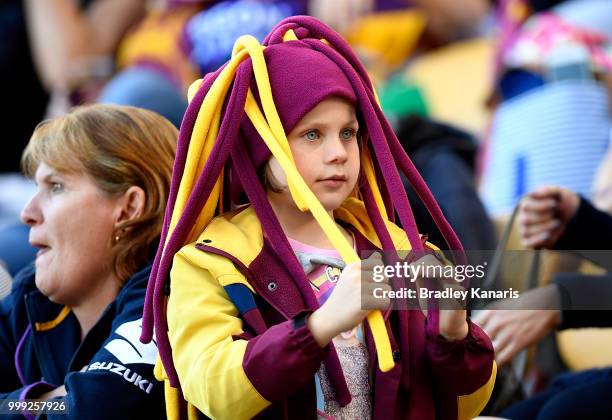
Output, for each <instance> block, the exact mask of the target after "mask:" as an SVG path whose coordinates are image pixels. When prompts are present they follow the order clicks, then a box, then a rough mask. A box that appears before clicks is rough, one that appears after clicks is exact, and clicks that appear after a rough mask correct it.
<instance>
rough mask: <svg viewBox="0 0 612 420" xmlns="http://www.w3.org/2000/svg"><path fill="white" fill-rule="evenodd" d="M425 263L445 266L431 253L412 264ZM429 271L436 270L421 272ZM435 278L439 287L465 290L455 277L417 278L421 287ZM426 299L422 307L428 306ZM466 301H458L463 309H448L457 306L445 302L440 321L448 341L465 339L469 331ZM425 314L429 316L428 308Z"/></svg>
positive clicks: (432, 271) (433, 265) (442, 332)
mask: <svg viewBox="0 0 612 420" xmlns="http://www.w3.org/2000/svg"><path fill="white" fill-rule="evenodd" d="M421 264H422V265H423V267H428V266H431V267H436V266H441V267H444V264H442V263H441V262H440V261H439V260H438V259H437V258H436V257H434V256H433V255H431V254H428V255H425V256H424V257H422V258H419V259H418V260H416V261H415V262H413V263H412V264H411V265H421ZM427 271H430V272H431V273H434V272H435V271H436V270H433V269H432V270H426V271H424V272H423V271H421V273H424V274H427ZM427 280H433V281H434V282H436V283H437V286H438V289H440V290H443V289H448V288H452V289H455V290H463V287H461V286H460V283H458V282H457V281H455V280H454V279H448V280H447V279H438V278H433V277H431V278H428V277H426V276H425V275H422V276H420V277H419V278H417V279H416V282H417V285H418V287H419V288H424V287H426V281H427ZM426 303H427V302H426V301H425V300H421V307H426ZM465 304H466V302H460V301H457V304H456V307H457V308H461V309H447V307H448V306H455V305H454V303H452V302H448V301H446V302H445V305H444V308H442V309H440V323H439V329H440V331H439V333H440V335H441V336H442V337H444V338H445V339H446V340H448V341H456V340H463V339H464V338H465V337H466V336H467V334H468V331H469V327H468V323H467V311H466V310H465V309H462V308H465ZM422 311H423V315H425V316H427V310H426V309H423V310H422Z"/></svg>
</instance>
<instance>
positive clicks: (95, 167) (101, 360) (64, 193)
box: [0, 105, 177, 418]
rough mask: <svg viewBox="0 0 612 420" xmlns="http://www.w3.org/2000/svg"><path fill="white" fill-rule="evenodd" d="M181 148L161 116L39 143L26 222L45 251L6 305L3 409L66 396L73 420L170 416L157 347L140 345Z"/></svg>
mask: <svg viewBox="0 0 612 420" xmlns="http://www.w3.org/2000/svg"><path fill="white" fill-rule="evenodd" d="M176 137H177V131H176V129H175V128H174V127H173V126H172V125H171V124H170V123H169V122H168V121H166V120H165V119H163V118H162V117H160V116H159V115H157V114H155V113H153V112H150V111H146V110H141V109H137V108H131V107H117V106H103V105H94V106H90V107H83V108H77V109H75V110H73V111H72V112H71V113H69V114H68V115H66V116H65V117H61V118H58V119H55V120H51V121H48V122H46V123H44V124H42V125H40V126H39V127H38V128H37V129H36V131H35V132H34V134H33V136H32V139H31V140H30V143H29V145H28V147H27V148H26V150H25V152H24V158H23V166H24V171H25V173H26V174H27V175H28V176H30V177H33V178H35V179H36V181H37V186H38V189H37V193H36V194H35V195H34V196H33V197H32V199H31V200H30V201H29V203H28V204H27V205H26V206H25V208H24V209H23V211H22V220H23V222H24V223H26V224H28V225H29V227H30V242H31V243H32V244H33V245H35V246H36V247H37V248H39V251H38V254H37V256H36V263H35V265H32V266H29V267H27V268H25V269H24V270H22V271H21V272H20V273H19V274H18V275H17V276H16V277H15V280H14V282H13V287H12V291H11V295H10V296H8V297H6V298H5V299H4V300H2V302H1V303H0V327H1V328H0V343H1V345H0V372H1V375H0V378H1V379H0V396H1V397H2V398H3V399H5V398H12V399H24V398H35V399H39V400H48V399H51V398H54V397H61V396H65V397H66V398H67V409H68V411H69V414H70V416H71V418H111V417H113V416H116V417H117V416H118V417H119V418H125V417H133V418H161V417H163V413H164V396H163V385H162V384H161V383H159V382H157V381H156V380H155V379H154V376H153V364H154V363H155V359H156V357H157V348H156V346H155V344H154V343H152V344H148V345H143V344H142V343H140V341H139V339H138V337H139V335H140V329H141V327H140V323H141V316H142V306H143V303H144V296H145V289H146V285H147V282H148V276H149V272H150V265H149V264H150V262H151V260H152V258H153V256H154V254H155V250H156V249H157V245H158V241H159V235H160V231H161V226H162V222H163V215H164V208H165V202H166V199H167V195H168V191H169V183H170V176H171V171H172V162H173V158H174V149H175V144H176ZM118 373H119V374H118ZM100 395H104V396H105V399H104V403H103V404H100ZM63 415H64V414H63ZM63 415H62V416H63ZM51 417H52V416H51Z"/></svg>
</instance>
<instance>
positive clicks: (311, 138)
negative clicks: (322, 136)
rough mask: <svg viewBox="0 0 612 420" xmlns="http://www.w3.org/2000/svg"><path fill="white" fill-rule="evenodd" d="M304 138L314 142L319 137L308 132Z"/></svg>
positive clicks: (314, 133) (314, 132)
mask: <svg viewBox="0 0 612 420" xmlns="http://www.w3.org/2000/svg"><path fill="white" fill-rule="evenodd" d="M304 137H305V138H306V140H311V141H312V140H316V139H318V138H319V135H318V134H317V132H316V131H314V130H313V131H309V132H307V133H306V134H304Z"/></svg>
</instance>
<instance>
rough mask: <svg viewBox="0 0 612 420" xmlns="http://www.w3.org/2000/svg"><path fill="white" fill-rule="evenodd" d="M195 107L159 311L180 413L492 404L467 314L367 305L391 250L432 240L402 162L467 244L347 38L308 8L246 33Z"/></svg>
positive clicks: (425, 409)
mask: <svg viewBox="0 0 612 420" xmlns="http://www.w3.org/2000/svg"><path fill="white" fill-rule="evenodd" d="M196 89H197V92H195V90H196ZM228 92H229V95H228ZM228 96H229V97H228ZM190 102H191V103H190V106H189V109H188V111H187V114H186V116H185V118H184V121H183V125H182V127H181V133H180V139H179V149H178V151H177V159H176V162H175V168H174V175H173V182H172V191H171V198H170V204H169V206H168V208H167V212H166V224H165V228H164V238H163V240H162V246H161V247H160V250H159V252H158V256H157V259H156V264H155V267H154V272H153V273H152V277H151V279H152V281H151V283H150V288H149V290H148V292H149V293H148V296H147V302H146V305H145V314H144V321H143V336H142V339H143V340H144V341H148V340H151V339H152V337H153V321H154V323H155V334H156V337H157V342H158V347H159V351H160V360H161V364H159V363H158V366H157V372H156V374H157V376H158V378H160V379H162V378H163V379H166V380H167V382H166V384H167V386H166V399H167V404H168V414H169V416H170V417H171V418H176V417H178V416H190V417H191V416H193V417H195V416H197V411H196V409H197V410H199V411H201V412H203V413H204V414H206V415H207V416H209V417H211V418H251V417H254V416H262V417H264V418H291V419H294V418H315V417H316V416H317V415H319V416H320V417H323V418H359V419H361V418H380V419H389V418H401V419H404V418H405V419H408V418H412V419H429V418H431V419H433V418H443V419H446V418H448V419H451V418H453V419H455V418H472V417H473V416H475V415H477V414H478V413H479V412H480V410H482V408H483V407H484V405H485V404H486V402H487V400H488V398H489V395H490V393H491V390H492V386H493V382H494V378H495V365H494V362H493V350H492V347H491V343H490V341H489V340H488V338H487V337H486V335H485V334H484V333H483V332H482V331H481V330H480V329H479V328H478V327H477V326H475V325H473V324H471V323H470V322H469V320H467V319H466V313H465V311H464V310H453V311H442V312H438V311H434V310H430V311H429V313H428V319H427V322H426V318H425V317H424V316H423V314H422V312H421V311H407V310H402V311H387V307H388V306H389V301H388V300H384V299H378V300H375V302H374V305H375V306H374V309H380V310H385V313H384V316H383V315H382V314H381V312H380V311H373V312H370V313H368V311H365V310H362V308H361V292H364V293H368V291H370V290H371V289H372V288H373V287H374V283H373V281H372V270H373V267H374V266H376V265H381V264H382V260H381V258H380V256H379V255H377V254H373V251H374V250H377V249H380V250H384V251H386V254H390V253H392V252H393V253H395V250H401V249H404V250H407V249H412V250H415V251H422V250H423V249H424V242H423V241H422V239H421V237H420V236H419V234H418V232H417V230H416V226H415V224H414V219H413V217H412V213H411V211H410V207H409V204H408V201H407V199H406V194H405V192H404V189H403V187H402V183H401V180H400V178H399V174H398V171H397V169H396V162H395V160H394V158H395V159H396V160H397V163H398V164H399V166H400V167H401V168H402V170H403V171H404V172H405V173H406V174H407V176H408V178H409V179H410V181H411V182H412V184H413V185H414V187H415V189H416V190H417V191H418V192H419V195H420V197H421V198H422V199H423V200H424V202H425V203H426V205H427V207H428V208H429V209H430V211H431V212H432V215H433V216H434V218H435V219H436V222H437V223H438V225H439V226H440V228H441V230H442V231H443V232H444V233H445V237H446V238H447V240H448V241H449V246H450V247H451V249H461V244H460V243H459V241H458V240H457V238H456V236H455V235H454V234H453V232H452V230H451V229H450V227H449V226H448V224H447V223H446V221H445V220H444V218H443V216H442V214H441V211H440V209H439V207H437V205H436V204H435V201H434V200H433V198H432V196H431V193H429V191H428V190H427V188H426V187H425V185H424V183H423V181H422V179H421V178H420V177H419V175H418V174H417V173H416V171H415V170H414V167H413V166H412V165H411V163H410V161H409V159H408V158H407V156H406V154H405V153H404V151H403V150H402V148H401V146H400V144H399V142H398V141H397V139H396V137H395V135H394V134H393V132H392V130H391V129H390V127H389V125H388V123H387V121H386V120H385V118H384V116H383V115H382V112H381V110H380V108H379V107H378V105H377V102H376V99H375V94H374V91H373V89H372V86H371V83H370V81H369V79H368V77H367V75H366V72H365V70H364V69H363V67H362V66H361V64H360V63H359V62H358V60H357V59H356V57H355V55H354V54H353V52H352V51H351V50H350V48H349V47H348V45H347V44H346V43H345V42H344V41H343V40H342V39H341V38H340V37H339V35H338V34H336V33H335V32H333V31H332V30H330V29H329V28H328V27H326V26H324V25H323V24H321V23H320V22H318V21H317V20H316V19H313V18H310V17H303V16H302V17H293V18H289V19H286V20H284V21H282V22H281V23H279V24H278V25H277V26H276V27H275V29H274V30H273V31H272V32H271V33H270V35H269V36H268V37H267V38H266V40H265V41H264V46H262V45H259V44H258V43H257V41H255V39H254V38H252V37H242V38H240V39H239V40H238V41H237V44H236V46H235V48H234V54H233V58H232V59H231V60H230V61H229V62H228V63H227V64H226V65H225V66H224V67H223V68H222V69H220V70H219V71H217V72H216V73H213V74H209V75H207V76H206V77H205V78H204V80H203V81H202V82H201V84H196V85H195V87H194V88H193V89H192V92H191V100H190ZM381 177H382V178H381ZM227 210H230V211H227ZM396 211H397V213H398V215H399V219H400V222H401V224H402V226H404V229H401V228H399V227H398V226H397V225H395V224H393V223H392V222H391V221H389V219H390V218H391V217H393V216H392V215H394V213H395V212H396ZM215 216H216V217H215ZM363 253H365V254H366V255H369V258H367V259H366V260H365V261H363V262H360V261H359V258H358V256H357V255H358V254H359V255H363ZM170 266H172V270H171V272H170ZM168 273H170V282H167V278H168ZM362 281H363V283H362ZM378 287H383V288H384V289H387V290H388V289H390V286H389V285H388V284H386V283H383V284H382V285H381V284H378ZM362 321H366V322H362ZM179 387H180V391H179ZM181 391H182V393H181ZM182 397H184V399H185V401H187V402H188V403H189V404H188V409H185V408H186V406H185V404H184V403H183V401H182ZM177 404H178V408H179V411H176V408H177Z"/></svg>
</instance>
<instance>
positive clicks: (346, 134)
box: [340, 128, 355, 140]
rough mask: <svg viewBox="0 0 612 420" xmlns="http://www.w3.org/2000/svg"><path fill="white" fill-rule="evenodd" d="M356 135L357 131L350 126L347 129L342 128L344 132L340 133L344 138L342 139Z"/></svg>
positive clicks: (348, 138)
mask: <svg viewBox="0 0 612 420" xmlns="http://www.w3.org/2000/svg"><path fill="white" fill-rule="evenodd" d="M354 135H355V131H354V130H352V129H348V128H347V129H346V130H342V132H341V133H340V137H341V138H342V140H350V139H352V138H353V136H354Z"/></svg>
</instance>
